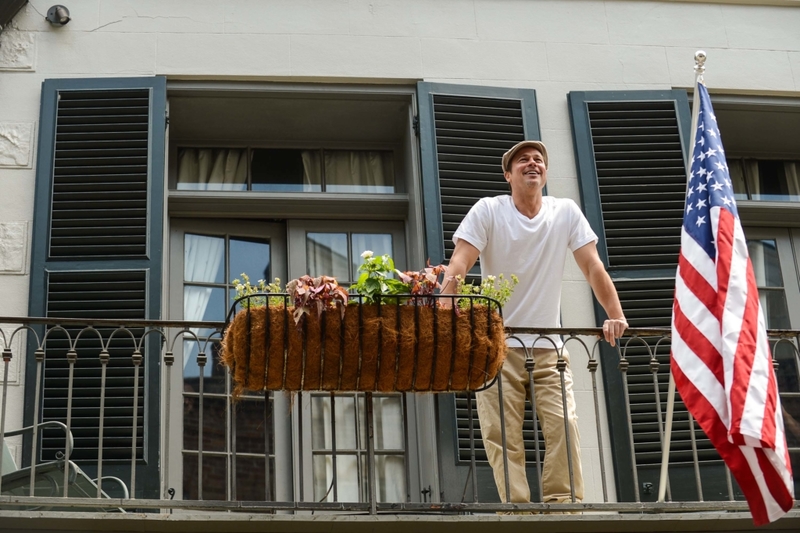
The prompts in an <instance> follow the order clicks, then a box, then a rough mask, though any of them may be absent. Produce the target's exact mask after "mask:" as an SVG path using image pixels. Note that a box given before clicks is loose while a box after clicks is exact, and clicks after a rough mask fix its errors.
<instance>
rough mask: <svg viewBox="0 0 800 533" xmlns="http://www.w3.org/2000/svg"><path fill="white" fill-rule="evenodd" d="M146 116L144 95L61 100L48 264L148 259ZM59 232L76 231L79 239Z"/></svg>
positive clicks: (79, 94) (72, 95) (85, 94)
mask: <svg viewBox="0 0 800 533" xmlns="http://www.w3.org/2000/svg"><path fill="white" fill-rule="evenodd" d="M149 112H150V109H149V99H148V91H147V90H146V89H142V90H131V91H125V90H122V91H103V92H97V91H65V92H62V93H61V94H60V98H59V100H58V108H57V114H56V142H55V159H54V167H53V175H54V178H53V197H52V206H53V208H52V221H51V240H50V257H51V258H53V259H67V258H68V259H83V258H104V259H111V258H143V257H145V256H146V252H147V251H146V245H147V227H146V216H147V173H148V155H147V146H148V144H147V143H148V126H149V120H150V118H149ZM77 132H80V133H77ZM132 219H138V223H136V224H132ZM64 227H67V228H69V227H82V228H83V229H82V232H81V233H82V234H81V238H78V239H76V238H72V237H71V234H70V233H69V232H68V231H58V229H63V228H64ZM120 227H124V228H127V229H126V231H125V232H124V235H125V236H124V237H122V238H120V232H119V231H118V230H119V228H120ZM134 227H135V230H134V229H133V228H134Z"/></svg>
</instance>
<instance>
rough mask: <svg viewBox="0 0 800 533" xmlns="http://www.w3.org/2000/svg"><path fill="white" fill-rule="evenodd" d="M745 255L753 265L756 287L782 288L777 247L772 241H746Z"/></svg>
mask: <svg viewBox="0 0 800 533" xmlns="http://www.w3.org/2000/svg"><path fill="white" fill-rule="evenodd" d="M747 253H748V254H749V255H750V261H751V262H752V263H753V272H754V273H755V276H756V285H758V286H759V287H783V277H782V276H781V264H780V260H779V258H778V245H777V242H776V241H775V240H774V239H764V240H750V239H748V241H747Z"/></svg>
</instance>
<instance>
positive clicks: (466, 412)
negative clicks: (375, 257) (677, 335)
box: [0, 299, 800, 513]
mask: <svg viewBox="0 0 800 533" xmlns="http://www.w3.org/2000/svg"><path fill="white" fill-rule="evenodd" d="M281 301H282V302H283V303H280V304H279V306H280V307H282V306H284V305H285V302H286V300H285V299H281ZM387 305H388V306H394V307H398V306H399V302H395V304H387ZM385 310H386V308H385V309H384V311H385ZM442 312H443V313H451V314H452V316H453V317H455V316H456V314H457V313H467V316H468V315H469V313H474V312H475V311H474V307H473V306H472V305H470V306H467V308H466V309H462V310H461V311H457V310H455V309H447V310H444V311H442ZM286 316H288V314H287V315H286ZM383 316H384V318H385V317H386V316H391V317H392V318H391V320H396V321H397V322H396V325H398V326H399V325H400V321H401V317H400V314H399V312H398V313H397V314H391V313H390V314H384V315H383ZM412 316H413V315H412ZM379 318H380V317H379ZM445 320H449V319H445ZM455 320H456V319H455V318H453V319H452V321H445V322H442V324H448V326H447V327H452V328H454V329H453V331H455V328H456V326H455V325H454V324H455ZM0 323H2V324H4V326H3V327H2V335H0V342H2V349H3V366H2V398H1V400H0V447H2V448H3V451H4V453H3V455H1V456H0V467H2V472H3V476H2V478H0V493H1V494H2V495H0V511H2V510H3V509H32V508H40V509H41V508H45V509H46V508H51V509H62V510H63V509H75V510H86V509H102V510H107V511H120V510H126V509H137V510H148V509H150V510H157V509H162V510H166V509H188V510H203V511H208V510H228V511H248V512H266V513H272V512H276V511H279V510H283V511H349V512H367V513H384V512H387V513H392V512H413V513H427V512H435V513H441V512H454V513H483V512H503V511H517V512H519V511H544V512H548V511H553V510H554V508H557V510H558V511H571V510H572V511H587V510H603V511H619V512H642V511H647V512H669V511H677V510H684V511H685V510H706V511H708V510H729V511H742V512H744V511H746V510H747V506H746V504H745V502H743V501H742V500H741V499H739V498H737V492H736V488H735V486H734V483H733V482H732V481H731V480H730V476H729V475H728V476H727V477H725V476H724V472H725V469H724V468H723V467H722V466H721V463H720V462H719V459H718V457H716V454H715V452H714V451H713V448H710V447H709V444H708V442H707V440H706V439H705V436H704V435H703V434H702V431H701V430H700V429H699V427H697V426H696V424H695V423H694V421H693V420H692V419H691V416H689V415H688V413H686V412H685V409H683V408H682V406H681V404H680V403H679V402H678V404H677V407H676V412H677V413H678V416H677V417H676V423H675V429H674V433H673V435H674V436H675V440H674V441H673V445H672V446H673V448H672V449H673V451H672V452H671V454H670V471H671V473H672V472H676V471H680V472H690V474H689V476H690V477H689V479H693V485H694V487H693V488H692V487H690V486H687V484H686V483H681V487H679V490H677V492H678V493H679V494H672V493H674V492H676V487H669V488H671V489H673V490H672V491H670V494H668V498H667V501H666V502H662V503H659V502H654V501H653V496H652V494H649V492H650V491H651V489H657V487H651V486H648V485H647V483H650V482H649V481H646V480H645V481H644V482H642V479H640V478H638V477H637V476H640V475H641V473H642V472H645V471H646V472H650V471H651V470H653V469H655V468H656V467H657V466H658V464H659V462H660V450H661V446H662V441H663V405H664V403H665V401H666V379H665V377H666V376H668V357H669V330H667V329H631V330H629V331H628V332H627V336H626V337H625V338H623V339H622V342H621V344H620V345H618V346H617V347H616V348H614V349H611V347H610V346H608V345H607V343H605V342H604V341H601V340H600V339H599V337H598V336H599V335H600V334H601V331H600V330H599V329H598V328H578V329H576V328H561V329H552V328H551V329H537V328H515V329H508V328H507V329H506V332H507V334H508V335H509V338H510V339H512V340H511V341H510V342H511V343H513V342H514V341H513V339H514V338H515V337H516V336H517V335H520V334H533V335H537V336H546V335H554V336H561V338H563V342H564V346H566V348H567V349H568V350H569V352H570V356H571V363H570V364H571V367H572V369H573V372H574V373H576V374H580V375H581V376H582V378H581V380H582V381H583V382H585V383H587V385H584V386H583V388H582V389H581V391H582V392H585V393H587V394H585V395H584V396H582V397H590V398H591V401H592V406H591V409H587V408H586V406H585V405H583V406H581V408H582V409H581V410H582V412H583V413H584V414H585V413H587V412H593V414H594V419H595V420H594V428H595V430H594V433H595V435H594V438H596V441H597V442H596V446H597V457H596V458H595V459H590V460H591V461H596V462H597V465H598V469H599V472H600V476H601V481H600V483H599V487H594V489H592V490H591V491H590V494H589V496H588V497H587V498H586V499H584V501H582V502H579V501H575V500H574V499H573V502H572V503H570V502H568V503H565V504H561V505H559V506H558V507H554V506H553V505H552V504H548V503H543V502H542V500H541V493H540V491H539V489H538V487H540V486H541V459H542V457H543V456H544V453H545V451H546V450H543V447H542V446H543V444H542V442H541V438H540V428H539V422H538V419H537V417H536V416H535V414H534V413H535V410H533V411H531V413H530V414H529V415H528V416H529V417H530V418H529V419H527V420H526V421H525V428H524V432H525V436H526V439H525V440H526V450H527V451H526V456H527V457H528V460H529V461H528V462H529V464H530V465H533V467H534V468H535V471H536V472H537V477H538V478H539V479H533V480H532V482H531V484H532V486H533V487H534V491H533V494H532V503H501V502H498V501H497V496H496V493H495V494H490V495H488V496H487V495H486V493H485V487H483V488H482V487H479V483H478V479H477V477H478V476H477V475H475V472H476V471H477V469H479V468H487V467H485V451H484V450H483V446H482V443H481V439H480V428H479V425H478V424H477V416H476V415H475V411H474V403H473V402H474V397H475V391H474V390H469V389H470V387H469V386H467V387H466V388H465V389H464V390H463V391H462V392H455V393H453V392H436V391H433V392H412V391H409V390H407V391H405V392H396V393H395V392H386V391H380V390H378V388H377V380H376V381H375V383H376V385H375V386H374V389H373V390H365V388H364V387H361V388H360V389H361V390H357V391H341V390H336V388H335V387H334V388H333V389H332V390H325V388H324V378H321V379H320V380H319V381H320V384H319V387H317V389H316V390H314V391H298V392H294V393H291V394H283V393H280V392H273V391H269V390H268V391H264V390H261V391H244V392H242V393H241V395H240V396H238V397H237V394H236V392H237V391H236V383H235V380H234V377H235V376H232V375H231V373H230V371H229V370H228V368H226V367H222V366H220V364H219V363H220V341H221V339H222V337H223V333H224V328H225V326H226V324H224V323H218V322H181V321H147V320H138V321H137V320H127V321H120V320H114V319H111V320H100V319H91V320H90V319H87V320H82V319H55V318H47V319H45V318H31V317H2V318H0ZM341 323H342V324H343V323H344V322H341ZM289 326H290V327H292V328H296V326H295V325H294V324H293V323H290V324H289ZM323 327H325V326H323ZM327 327H333V326H331V325H330V324H329V325H328V326H327ZM342 327H343V326H342ZM359 327H361V328H362V332H363V331H364V330H363V328H364V327H365V326H364V324H363V323H361V324H360V326H359ZM470 327H475V324H474V322H473V323H471V326H470ZM484 327H485V324H484ZM414 328H418V326H414ZM396 329H397V328H396ZM307 333H308V332H307V331H306V334H307ZM401 333H402V332H400V333H397V337H396V338H394V340H393V338H392V336H391V335H388V334H382V335H379V337H380V339H379V341H378V342H379V352H382V351H383V350H384V348H385V343H389V342H395V346H396V349H397V350H398V353H399V350H400V347H401V344H402V342H404V341H401V340H400V334H401ZM261 334H262V335H263V334H264V333H263V332H262V333H261ZM267 335H269V333H267ZM336 335H340V338H341V339H342V341H343V342H347V340H346V339H347V337H346V336H345V335H344V331H343V330H342V331H339V330H337V332H336ZM769 336H770V339H771V340H772V344H773V353H774V358H775V365H776V369H777V372H778V382H779V388H780V393H781V397H782V399H783V400H784V412H785V414H786V415H787V436H788V438H789V446H790V453H791V454H792V457H793V459H794V461H795V465H798V462H797V459H798V457H800V425H798V424H797V422H795V419H797V418H800V417H798V414H800V413H797V410H798V409H799V408H800V388H798V383H800V374H799V373H798V372H800V370H799V369H800V355H799V354H798V348H797V347H798V341H800V332H798V331H789V330H774V331H770V332H769ZM288 337H289V333H287V334H286V335H283V336H277V337H274V338H273V339H272V340H267V341H265V342H266V343H267V345H269V343H270V342H274V343H279V344H281V347H280V352H281V353H284V352H286V351H287V349H286V348H287V346H288V344H287V343H288V342H289V341H288V340H287V339H288ZM323 337H325V333H324V330H323ZM458 339H460V338H458ZM451 342H452V347H453V350H452V352H450V354H451V355H452V354H455V353H456V349H455V348H456V346H455V345H456V342H457V338H456V337H454V338H453V340H452V341H451ZM458 342H460V340H458ZM304 346H305V345H304ZM341 349H342V350H344V349H345V347H344V345H341ZM413 349H414V350H416V351H415V352H414V357H415V359H414V360H418V358H419V353H420V350H421V349H422V348H421V347H420V343H413ZM443 354H444V352H442V353H440V354H439V355H440V356H441V357H444V355H443ZM360 355H362V356H364V355H366V354H364V353H361V354H360ZM306 356H307V354H306V353H305V348H304V350H303V357H304V359H303V361H304V363H303V364H306V363H307V361H306V360H305V357H306ZM559 357H561V356H559ZM15 359H17V360H18V361H17V362H16V366H12V362H14V360H15ZM453 359H455V358H454V357H453V358H452V359H451V360H449V361H448V363H447V364H448V365H450V366H449V368H450V372H452V370H453V368H455V367H456V366H457V363H456V362H455V361H453ZM398 361H399V359H394V364H395V365H396V366H395V369H398V368H399V366H400V363H399V362H398ZM23 365H24V366H25V368H26V369H27V370H26V371H27V372H28V373H29V378H28V381H27V384H26V387H24V388H23V387H10V386H9V385H10V384H11V383H12V382H13V376H12V375H11V374H12V369H13V368H21V367H22V366H23ZM533 367H534V365H533V364H529V366H528V371H529V372H533ZM564 368H565V365H560V366H559V369H560V371H561V373H562V374H561V376H562V386H563V376H564V374H563V372H564ZM584 368H585V369H586V370H585V371H584V370H583V369H584ZM266 369H267V367H266V366H265V367H264V371H266ZM598 370H601V374H604V377H601V376H598ZM610 370H612V371H613V372H612V373H613V374H614V375H613V376H611V375H609V371H610ZM339 371H342V369H341V368H340V369H339ZM282 372H285V369H284V370H282ZM322 372H323V373H324V370H323V371H322ZM431 372H433V370H432V371H431ZM432 375H433V374H432ZM10 376H11V377H10ZM147 376H151V377H154V379H150V378H147ZM587 378H588V379H587ZM393 379H394V382H393V383H394V384H397V383H398V378H397V377H395V378H393ZM266 381H267V380H265V382H266ZM530 381H531V384H532V382H533V378H532V377H531V380H530ZM284 382H285V380H284ZM445 382H446V383H447V387H445V389H453V387H452V378H447V379H446V381H445ZM430 383H433V379H431V381H430ZM484 385H487V386H492V384H491V383H485V384H484ZM617 385H619V386H621V388H622V390H621V391H620V390H611V387H616V386H617ZM604 388H605V398H606V401H604V399H603V394H602V389H604ZM417 389H419V387H418V388H417ZM429 389H430V390H432V389H433V386H432V385H431V386H430V387H429ZM473 389H474V387H473ZM15 394H16V397H15V396H14V395H15ZM440 394H454V398H455V400H454V402H453V405H455V412H454V415H451V416H455V418H456V422H455V428H456V431H455V434H456V437H455V438H454V440H455V442H454V443H453V444H452V445H454V446H456V448H457V452H456V460H457V462H458V463H459V465H461V467H462V468H464V469H466V470H467V471H468V475H467V476H466V478H465V481H464V483H463V490H462V491H460V492H459V493H458V494H456V495H453V494H447V493H445V494H435V493H431V492H430V491H427V489H426V490H421V489H422V482H421V481H420V479H419V478H420V474H419V464H417V463H419V461H421V460H422V459H421V455H420V452H419V451H418V450H414V449H412V447H413V446H414V445H413V444H412V442H414V439H412V438H411V435H412V434H415V435H418V434H419V432H429V434H430V435H439V434H440V431H439V430H440V428H439V427H437V424H439V423H441V420H440V419H441V417H442V416H444V415H443V414H442V412H440V413H439V415H438V417H431V419H430V420H428V419H426V418H425V417H419V416H416V415H415V414H414V413H415V412H418V411H419V409H416V410H415V409H411V408H410V406H417V407H419V405H421V404H422V403H424V402H430V403H431V405H433V404H434V403H435V401H433V400H435V399H436V398H437V397H438V395H440ZM614 394H617V398H618V399H621V400H622V405H624V409H623V410H624V413H623V416H622V417H621V419H622V420H623V421H624V426H625V427H624V433H618V434H617V441H615V443H614V445H613V446H612V445H611V443H610V442H609V440H608V439H609V436H608V432H606V431H605V430H604V426H605V421H606V419H607V416H608V413H607V412H606V407H605V405H606V403H607V404H608V405H609V407H608V409H616V408H617V405H618V404H617V403H615V401H616V400H613V398H612V396H613V395H614ZM152 395H156V396H155V398H157V399H158V401H157V403H156V406H157V409H156V411H157V412H155V413H153V412H152V409H151V408H150V407H149V406H151V405H152V404H151V403H149V402H151V401H153V396H152ZM23 396H26V398H24V400H25V402H26V403H27V405H29V406H32V408H31V411H30V412H31V413H33V414H34V415H35V417H33V418H30V417H29V419H28V420H27V421H26V422H23V423H22V424H19V423H18V422H14V423H13V424H12V423H11V422H10V420H12V419H13V420H16V421H18V420H19V419H20V417H19V416H18V415H17V414H16V412H13V413H12V412H11V411H10V409H11V406H12V405H20V404H21V403H22V401H23ZM501 401H502V400H501ZM501 412H502V411H501ZM617 415H619V413H617ZM617 419H618V420H619V419H620V417H619V416H618V417H617ZM25 424H27V427H22V426H24V425H25ZM614 424H615V423H612V424H611V425H612V426H614ZM618 429H619V428H615V427H612V428H611V432H612V433H613V432H614V431H617V430H618ZM21 433H25V434H26V436H25V438H22V437H21V436H20V434H21ZM567 435H568V438H569V431H567ZM621 435H624V438H621V437H620V436H621ZM420 440H422V439H419V438H417V439H416V441H417V442H419V441H420ZM154 441H155V442H154ZM438 445H439V446H443V445H445V444H443V443H442V442H439V444H438ZM584 445H585V446H589V445H588V444H587V443H586V442H584ZM591 447H592V448H593V447H594V444H592V445H591ZM504 448H505V442H504ZM617 448H625V449H626V450H627V452H626V453H625V454H623V455H620V454H621V453H622V452H621V451H620V450H618V449H617ZM154 449H155V450H156V456H154V455H153V452H152V450H154ZM623 451H624V450H623ZM428 452H431V453H436V450H428ZM609 453H614V454H618V455H616V458H615V461H616V469H615V477H616V478H617V480H618V481H617V484H616V486H610V484H609V477H610V476H609V475H608V473H609V468H610V467H609V464H610V457H609V455H608V454H609ZM624 455H627V456H628V457H629V463H630V467H627V466H623V465H622V464H620V463H619V458H620V457H623V456H624ZM159 457H160V460H159ZM504 457H505V454H504ZM20 458H21V460H19V459H20ZM578 460H580V458H572V461H578ZM12 461H13V464H11V462H12ZM586 461H587V458H584V463H586ZM17 464H20V467H17ZM505 468H507V465H506V466H505ZM628 468H629V469H630V472H629V473H628V474H629V475H630V476H632V480H633V490H632V491H631V493H630V494H627V495H626V494H624V493H622V491H621V490H619V487H620V486H621V483H620V481H619V479H620V478H621V477H624V475H625V474H624V471H625V470H627V469H628ZM709 468H710V469H711V470H709V472H711V471H713V472H711V474H709V475H711V476H712V477H714V476H715V477H714V480H713V481H712V482H711V483H710V485H709V483H708V479H709V477H708V475H707V474H706V473H704V469H709ZM532 470H533V468H532ZM720 472H721V473H722V477H720V476H719V473H720ZM692 474H693V475H692ZM431 475H434V474H431ZM648 475H649V474H648ZM154 476H155V477H154ZM505 479H508V476H506V477H505ZM648 479H650V478H648ZM720 479H722V480H723V481H720ZM154 480H156V481H154ZM415 483H416V485H419V487H416V489H419V490H412V485H413V484H415ZM720 483H722V484H723V485H724V489H723V490H722V491H720V490H717V486H718V485H719V484H720ZM691 484H692V483H690V484H689V485H691ZM704 485H706V486H704ZM148 487H150V488H148ZM153 487H154V488H153ZM709 487H711V488H709ZM176 488H177V489H178V492H176ZM571 488H572V492H573V496H574V485H573V486H572V487H571ZM690 488H691V489H692V490H693V491H694V496H692V495H691V494H690V495H689V496H688V497H687V496H686V494H687V491H689V489H690ZM426 491H427V492H426ZM506 491H507V493H508V486H507V484H506ZM689 492H691V491H689ZM73 496H79V497H73ZM712 499H713V500H716V501H709V500H712Z"/></svg>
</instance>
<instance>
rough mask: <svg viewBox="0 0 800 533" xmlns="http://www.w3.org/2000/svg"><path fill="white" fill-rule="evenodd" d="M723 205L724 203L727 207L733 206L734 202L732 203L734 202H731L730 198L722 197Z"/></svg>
mask: <svg viewBox="0 0 800 533" xmlns="http://www.w3.org/2000/svg"><path fill="white" fill-rule="evenodd" d="M722 203H723V204H725V205H726V206H727V205H731V204H732V203H733V202H732V201H731V199H730V198H728V197H727V196H723V197H722Z"/></svg>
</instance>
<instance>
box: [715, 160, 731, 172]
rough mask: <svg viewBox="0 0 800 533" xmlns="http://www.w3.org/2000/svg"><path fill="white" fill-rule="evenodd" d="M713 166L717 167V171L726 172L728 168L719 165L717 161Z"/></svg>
mask: <svg viewBox="0 0 800 533" xmlns="http://www.w3.org/2000/svg"><path fill="white" fill-rule="evenodd" d="M714 164H715V165H717V170H727V169H728V167H727V166H725V165H723V164H722V163H720V162H719V161H717V162H716V163H714Z"/></svg>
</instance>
